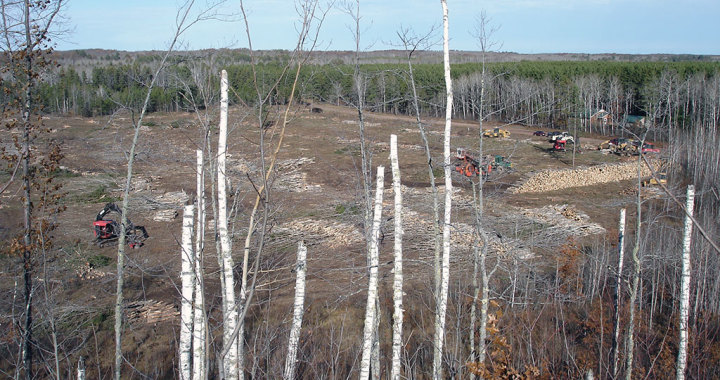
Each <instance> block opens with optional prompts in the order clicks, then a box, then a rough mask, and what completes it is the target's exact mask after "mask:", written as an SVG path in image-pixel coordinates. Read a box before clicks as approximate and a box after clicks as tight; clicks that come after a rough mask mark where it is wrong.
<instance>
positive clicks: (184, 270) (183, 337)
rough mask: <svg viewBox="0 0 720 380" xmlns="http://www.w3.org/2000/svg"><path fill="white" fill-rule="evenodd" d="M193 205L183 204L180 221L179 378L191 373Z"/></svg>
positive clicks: (187, 377) (193, 259) (184, 379)
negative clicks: (181, 220) (181, 221)
mask: <svg viewBox="0 0 720 380" xmlns="http://www.w3.org/2000/svg"><path fill="white" fill-rule="evenodd" d="M194 218H195V206H194V205H185V210H184V213H183V223H182V246H181V247H180V260H181V263H182V265H181V272H180V278H181V283H182V286H181V289H182V292H181V297H182V298H181V299H180V340H179V342H178V346H179V348H178V350H179V355H178V372H179V374H180V379H181V380H190V376H191V373H192V335H193V301H192V297H193V290H194V288H195V278H194V277H195V272H194V270H195V253H194V252H193V219H194Z"/></svg>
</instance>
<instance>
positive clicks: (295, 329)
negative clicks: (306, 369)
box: [283, 241, 307, 380]
mask: <svg viewBox="0 0 720 380" xmlns="http://www.w3.org/2000/svg"><path fill="white" fill-rule="evenodd" d="M306 272H307V247H306V246H305V243H304V242H302V241H300V242H298V250H297V264H295V301H294V302H293V319H292V327H291V328H290V337H289V338H288V354H287V357H286V358H285V372H284V374H283V379H285V380H293V379H294V378H295V367H296V363H297V349H298V341H299V340H300V329H301V327H302V320H303V313H304V311H305V273H306Z"/></svg>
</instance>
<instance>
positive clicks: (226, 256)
mask: <svg viewBox="0 0 720 380" xmlns="http://www.w3.org/2000/svg"><path fill="white" fill-rule="evenodd" d="M227 117H228V78H227V71H225V70H223V71H222V78H221V81H220V126H219V127H220V134H219V137H218V163H217V166H218V188H217V191H218V194H217V197H218V235H220V249H221V252H220V254H221V256H222V263H223V267H222V272H221V276H222V277H223V284H224V285H225V289H222V290H221V291H222V295H223V300H222V302H223V318H224V320H223V322H224V323H223V350H225V349H227V355H226V356H225V358H221V359H220V360H221V361H222V363H223V372H224V376H225V379H227V380H234V379H237V377H238V347H237V339H233V332H234V331H235V326H237V310H236V309H235V279H234V277H233V267H234V263H233V259H232V247H231V246H230V236H229V235H228V220H227V183H226V181H225V161H226V157H227V151H226V145H227Z"/></svg>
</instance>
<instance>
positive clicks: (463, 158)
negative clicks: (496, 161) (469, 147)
mask: <svg viewBox="0 0 720 380" xmlns="http://www.w3.org/2000/svg"><path fill="white" fill-rule="evenodd" d="M455 171H456V172H458V173H460V174H462V175H464V176H467V177H472V176H476V175H480V174H481V173H482V176H483V177H487V176H488V174H490V172H492V165H488V164H486V163H482V164H481V163H480V161H479V160H478V159H476V158H475V157H473V156H472V155H470V154H469V153H468V152H467V151H466V150H465V149H463V148H458V149H457V152H456V154H455Z"/></svg>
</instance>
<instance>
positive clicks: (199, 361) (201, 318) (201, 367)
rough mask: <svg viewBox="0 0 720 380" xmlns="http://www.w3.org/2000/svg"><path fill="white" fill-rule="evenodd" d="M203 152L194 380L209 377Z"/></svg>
mask: <svg viewBox="0 0 720 380" xmlns="http://www.w3.org/2000/svg"><path fill="white" fill-rule="evenodd" d="M203 158H204V155H203V151H202V150H199V149H198V150H197V166H196V168H197V210H198V212H197V223H196V224H197V226H196V229H195V289H194V291H193V293H194V297H193V348H192V350H193V374H192V376H193V380H204V379H205V378H206V377H207V373H206V372H207V370H206V368H207V320H206V317H205V286H204V285H205V281H204V274H203V250H204V249H205V171H204V165H203Z"/></svg>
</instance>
